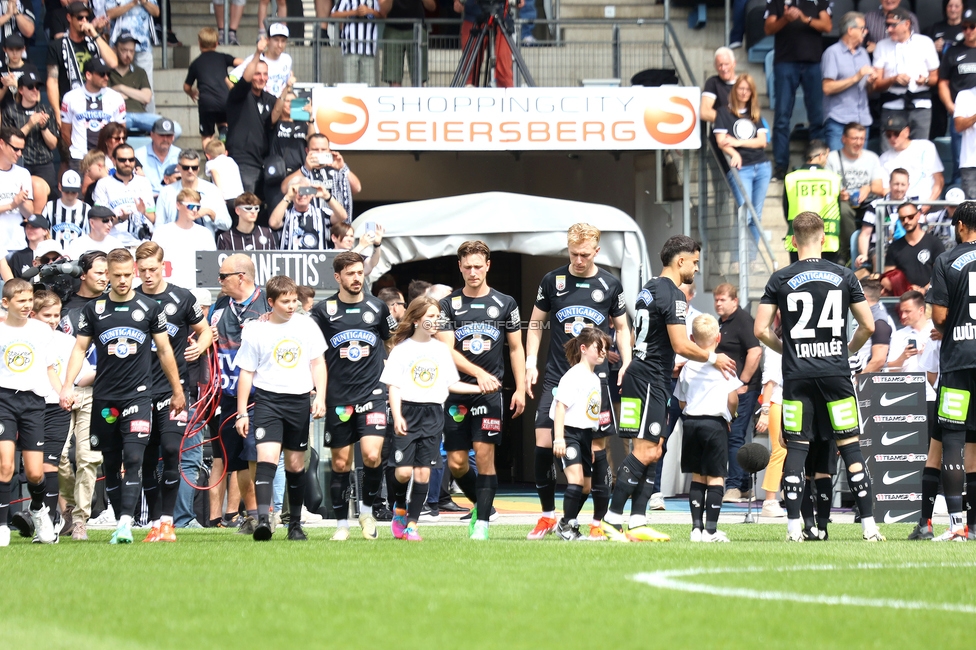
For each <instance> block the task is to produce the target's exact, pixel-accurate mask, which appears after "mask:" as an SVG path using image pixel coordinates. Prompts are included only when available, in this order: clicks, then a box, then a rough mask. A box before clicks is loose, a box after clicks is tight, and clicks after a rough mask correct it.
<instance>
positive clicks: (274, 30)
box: [268, 23, 288, 38]
mask: <svg viewBox="0 0 976 650" xmlns="http://www.w3.org/2000/svg"><path fill="white" fill-rule="evenodd" d="M268 36H284V37H285V38H288V26H287V25H285V24H284V23H274V24H273V25H271V28H270V29H269V30H268Z"/></svg>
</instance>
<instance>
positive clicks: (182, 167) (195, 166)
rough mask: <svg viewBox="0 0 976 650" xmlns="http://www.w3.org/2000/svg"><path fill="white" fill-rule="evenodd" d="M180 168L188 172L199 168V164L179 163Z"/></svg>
mask: <svg viewBox="0 0 976 650" xmlns="http://www.w3.org/2000/svg"><path fill="white" fill-rule="evenodd" d="M180 169H182V170H183V171H185V172H189V171H194V172H195V171H197V170H198V169H200V165H180Z"/></svg>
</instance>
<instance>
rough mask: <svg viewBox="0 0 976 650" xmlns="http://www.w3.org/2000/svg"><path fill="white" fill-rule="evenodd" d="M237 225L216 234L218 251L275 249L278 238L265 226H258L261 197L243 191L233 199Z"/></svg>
mask: <svg viewBox="0 0 976 650" xmlns="http://www.w3.org/2000/svg"><path fill="white" fill-rule="evenodd" d="M234 211H235V212H236V213H237V225H236V226H234V227H233V228H231V229H230V230H227V231H224V232H222V233H220V234H219V235H217V250H219V251H276V250H278V240H277V238H275V236H274V233H273V232H272V231H271V229H270V228H268V227H267V226H258V225H256V222H257V220H258V212H260V211H261V199H259V198H258V197H256V196H255V195H254V194H251V193H250V192H244V193H243V194H241V195H240V196H238V197H237V198H236V199H234Z"/></svg>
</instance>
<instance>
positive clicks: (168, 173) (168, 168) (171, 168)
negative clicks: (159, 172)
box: [163, 165, 176, 176]
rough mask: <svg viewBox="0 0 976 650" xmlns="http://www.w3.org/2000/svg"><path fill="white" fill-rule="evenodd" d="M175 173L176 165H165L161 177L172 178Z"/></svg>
mask: <svg viewBox="0 0 976 650" xmlns="http://www.w3.org/2000/svg"><path fill="white" fill-rule="evenodd" d="M175 173H176V165H167V166H166V169H164V170H163V176H172V175H173V174H175Z"/></svg>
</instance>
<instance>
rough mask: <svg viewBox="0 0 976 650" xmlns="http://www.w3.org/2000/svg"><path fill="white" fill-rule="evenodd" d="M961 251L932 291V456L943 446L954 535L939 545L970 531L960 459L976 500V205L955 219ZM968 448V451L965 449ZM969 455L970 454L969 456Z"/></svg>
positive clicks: (942, 265) (942, 263) (949, 257)
mask: <svg viewBox="0 0 976 650" xmlns="http://www.w3.org/2000/svg"><path fill="white" fill-rule="evenodd" d="M953 224H954V225H955V229H956V241H957V242H959V243H958V245H957V246H956V247H955V248H953V249H952V250H951V251H949V252H947V253H944V254H942V255H941V256H940V257H939V258H938V259H937V260H936V263H935V269H934V272H933V273H932V289H931V290H930V291H929V293H928V294H927V295H926V301H927V302H928V303H930V304H931V305H932V323H933V324H934V325H935V328H936V329H937V330H939V332H941V333H942V349H941V351H940V354H939V370H940V371H941V375H940V377H939V396H938V407H937V409H938V410H937V414H938V419H937V420H936V424H935V428H934V430H933V432H932V442H931V445H930V451H932V452H937V451H939V450H938V449H937V448H936V446H935V443H936V442H939V443H941V452H942V485H943V487H944V488H945V498H946V508H947V509H948V510H949V530H947V531H946V532H945V533H944V534H943V535H940V536H939V537H936V538H935V539H937V540H938V541H950V540H951V541H964V540H966V539H967V535H966V528H965V526H964V524H963V520H962V511H963V502H962V488H963V478H964V477H963V472H962V470H961V469H960V459H961V457H963V455H964V457H965V481H966V483H967V494H968V495H969V496H968V499H969V503H970V507H972V505H973V502H974V497H973V495H976V409H974V408H973V407H972V404H971V398H972V395H973V391H974V390H976V385H974V379H973V378H974V376H976V375H974V372H973V371H974V370H976V318H973V309H972V295H973V291H974V290H976V287H973V286H972V281H973V280H972V278H973V274H974V273H976V203H973V202H972V201H966V202H965V203H963V204H962V205H960V206H959V208H957V209H956V213H955V215H954V217H953ZM964 445H965V446H964ZM964 449H965V454H963V450H964Z"/></svg>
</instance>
